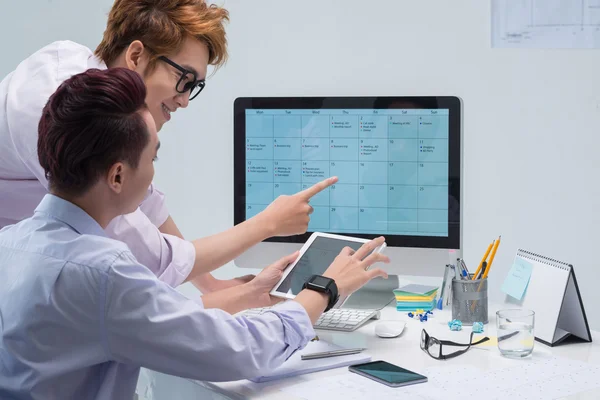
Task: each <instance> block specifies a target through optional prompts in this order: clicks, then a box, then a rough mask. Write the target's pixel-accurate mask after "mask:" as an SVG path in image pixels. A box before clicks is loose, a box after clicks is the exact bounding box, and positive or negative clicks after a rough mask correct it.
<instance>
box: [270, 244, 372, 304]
mask: <svg viewBox="0 0 600 400" xmlns="http://www.w3.org/2000/svg"><path fill="white" fill-rule="evenodd" d="M363 244H364V243H360V242H353V241H349V240H340V239H333V238H328V237H323V236H319V237H317V238H316V239H315V240H314V241H313V242H312V244H311V245H310V247H309V248H308V249H307V250H306V251H305V252H304V254H303V255H302V257H301V258H300V260H298V263H297V264H296V266H295V267H294V269H292V270H291V271H290V273H289V274H288V276H287V277H286V278H285V279H284V280H283V282H281V284H280V285H279V286H278V287H277V289H276V290H277V291H278V292H280V293H288V292H289V293H291V294H293V295H297V294H298V293H300V291H302V286H303V285H304V282H306V281H307V280H308V278H310V277H311V276H312V275H323V273H324V272H325V270H327V268H328V267H329V266H330V265H331V263H332V262H333V260H335V258H336V257H337V256H338V254H340V252H341V251H342V249H343V248H344V247H346V246H348V247H350V248H352V249H354V250H358V249H359V248H360V247H361V246H362V245H363Z"/></svg>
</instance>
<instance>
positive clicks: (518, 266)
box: [502, 258, 533, 300]
mask: <svg viewBox="0 0 600 400" xmlns="http://www.w3.org/2000/svg"><path fill="white" fill-rule="evenodd" d="M532 269H533V267H532V265H531V263H529V262H527V261H525V260H523V259H522V258H517V259H516V260H515V262H514V264H513V266H512V268H511V269H510V271H509V272H508V275H507V276H506V279H505V280H504V283H503V284H502V291H503V292H504V293H506V294H507V295H509V296H511V297H514V298H515V299H517V300H521V299H522V298H523V295H524V294H525V291H526V290H527V285H528V284H529V278H531V270H532Z"/></svg>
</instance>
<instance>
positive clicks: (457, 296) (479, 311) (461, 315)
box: [452, 278, 489, 325]
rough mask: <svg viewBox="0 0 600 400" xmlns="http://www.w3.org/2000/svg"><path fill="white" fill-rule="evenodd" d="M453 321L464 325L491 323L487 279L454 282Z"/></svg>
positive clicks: (456, 280)
mask: <svg viewBox="0 0 600 400" xmlns="http://www.w3.org/2000/svg"><path fill="white" fill-rule="evenodd" d="M452 319H458V320H460V321H461V322H462V323H463V325H473V322H481V323H483V324H487V323H488V322H489V321H488V282H487V278H485V279H477V280H474V281H472V280H460V279H453V280H452Z"/></svg>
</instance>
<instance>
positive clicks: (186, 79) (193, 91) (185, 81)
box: [158, 56, 206, 101]
mask: <svg viewBox="0 0 600 400" xmlns="http://www.w3.org/2000/svg"><path fill="white" fill-rule="evenodd" d="M158 59H159V60H161V61H164V62H166V63H167V64H169V65H170V66H172V67H173V68H176V69H177V70H178V71H179V72H181V77H180V78H179V80H178V81H177V86H175V90H177V92H178V93H186V92H188V91H189V92H190V101H191V100H194V99H195V98H196V96H198V95H199V94H200V92H201V91H202V89H204V86H205V85H206V82H205V80H204V79H197V77H196V74H195V73H194V72H192V71H189V70H187V69H185V68H183V67H182V66H181V65H179V64H177V63H176V62H175V61H172V60H170V59H168V58H167V57H165V56H160V57H158Z"/></svg>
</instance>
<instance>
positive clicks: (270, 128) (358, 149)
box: [234, 97, 461, 276]
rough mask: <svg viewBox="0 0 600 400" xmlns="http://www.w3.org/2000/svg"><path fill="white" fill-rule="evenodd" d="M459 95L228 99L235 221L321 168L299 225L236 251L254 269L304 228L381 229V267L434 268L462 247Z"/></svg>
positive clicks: (284, 249) (292, 245)
mask: <svg viewBox="0 0 600 400" xmlns="http://www.w3.org/2000/svg"><path fill="white" fill-rule="evenodd" d="M460 138H461V102H460V100H459V99H458V98H456V97H268V98H266V97H252V98H248V97H245V98H238V99H236V100H235V103H234V222H235V224H238V223H241V222H243V221H244V220H246V219H249V218H251V217H252V216H254V215H256V214H258V213H259V212H261V211H262V210H264V209H265V208H266V207H267V205H268V204H269V203H271V202H272V201H273V200H274V199H275V198H277V197H278V196H279V195H283V194H294V193H296V192H299V191H301V190H302V189H305V188H307V187H309V186H311V185H313V184H314V183H316V182H318V181H321V180H323V179H325V178H327V177H329V176H334V175H335V176H338V177H339V181H338V182H337V183H336V184H335V185H333V186H331V187H330V188H328V189H326V190H325V191H323V192H322V193H320V194H318V195H316V196H315V197H313V199H312V200H311V202H310V204H311V205H312V206H313V208H314V213H313V214H312V215H311V220H310V224H309V226H308V232H307V233H306V234H303V235H297V236H291V237H275V238H270V239H267V240H266V241H264V242H262V243H260V244H259V245H257V246H254V247H253V248H251V249H250V250H249V251H247V252H246V253H244V254H243V255H241V256H240V257H238V258H237V259H236V260H235V264H236V265H237V266H240V267H250V268H263V267H265V266H267V265H269V264H270V263H272V262H273V261H275V260H277V259H278V258H280V257H283V256H285V255H288V254H290V253H292V252H293V251H295V250H297V249H299V248H300V247H301V245H302V243H304V242H305V241H306V240H307V238H308V237H309V236H310V234H311V233H312V232H315V231H319V232H329V233H337V234H345V235H350V236H357V237H363V238H374V237H377V236H380V235H383V236H385V238H386V242H387V245H388V248H387V249H386V254H387V255H389V256H390V258H391V260H392V262H391V263H390V264H388V265H385V266H383V267H384V269H386V270H387V271H388V272H389V273H391V274H397V275H421V276H433V275H437V276H439V275H441V274H442V273H443V272H442V271H443V269H444V265H446V264H448V263H449V261H451V260H452V259H453V258H454V259H455V258H456V257H457V256H459V255H460V248H461V209H460V194H461V187H460V183H461V144H460Z"/></svg>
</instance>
